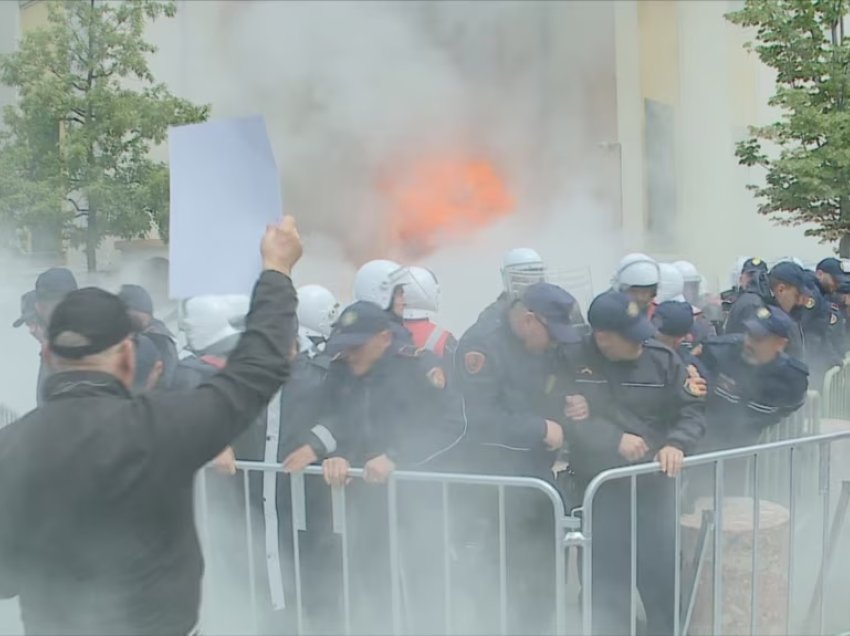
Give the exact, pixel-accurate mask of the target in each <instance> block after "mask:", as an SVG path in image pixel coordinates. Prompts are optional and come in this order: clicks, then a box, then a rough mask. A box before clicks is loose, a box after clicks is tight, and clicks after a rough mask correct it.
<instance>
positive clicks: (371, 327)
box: [325, 300, 393, 357]
mask: <svg viewBox="0 0 850 636" xmlns="http://www.w3.org/2000/svg"><path fill="white" fill-rule="evenodd" d="M392 324H393V323H392V318H391V317H390V314H389V312H387V311H384V310H383V309H382V308H381V307H379V306H378V305H376V304H375V303H370V302H368V301H365V300H359V301H357V302H355V303H352V304H351V305H349V306H348V307H346V308H345V311H343V312H342V313H341V314H340V316H339V318H338V319H337V321H336V324H335V325H334V328H333V331H332V332H331V335H330V337H329V338H328V342H327V344H326V345H325V353H326V354H328V355H329V356H331V357H335V356H338V355H339V354H341V353H344V352H346V351H350V350H351V349H356V348H357V347H359V346H361V345H363V344H366V342H367V341H368V340H369V339H370V338H372V336H374V335H376V334H379V333H381V332H382V331H387V330H390V329H392Z"/></svg>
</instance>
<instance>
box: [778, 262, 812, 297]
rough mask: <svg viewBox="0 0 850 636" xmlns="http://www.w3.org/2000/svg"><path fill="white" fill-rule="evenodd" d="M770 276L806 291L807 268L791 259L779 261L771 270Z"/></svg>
mask: <svg viewBox="0 0 850 636" xmlns="http://www.w3.org/2000/svg"><path fill="white" fill-rule="evenodd" d="M770 278H771V279H774V280H778V281H779V282H782V283H785V284H787V285H791V286H792V287H796V288H797V289H799V290H800V291H806V287H807V285H806V274H805V270H804V269H803V268H802V267H800V266H799V265H797V264H796V263H792V262H790V261H785V262H783V263H777V264H776V265H774V267H773V269H772V270H770Z"/></svg>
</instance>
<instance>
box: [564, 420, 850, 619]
mask: <svg viewBox="0 0 850 636" xmlns="http://www.w3.org/2000/svg"><path fill="white" fill-rule="evenodd" d="M842 441H850V431H845V432H839V433H833V434H829V435H816V436H811V437H803V438H796V439H787V440H783V441H777V442H771V443H766V444H761V445H758V446H752V447H748V448H740V449H734V450H728V451H721V452H716V453H708V454H704V455H696V456H693V457H688V458H686V459H685V462H684V466H685V469H689V468H690V469H693V468H696V467H709V468H710V469H711V470H712V472H713V475H712V477H713V482H714V483H713V492H712V498H713V506H714V508H713V511H712V514H711V516H710V519H709V523H708V524H707V527H705V528H703V532H702V533H701V537H702V539H704V540H705V541H704V542H703V543H702V551H701V553H700V554H698V555H696V557H695V567H694V569H695V571H696V574H695V576H694V580H693V581H692V582H691V585H683V581H682V573H683V570H682V526H681V519H682V511H683V506H684V505H685V504H686V499H685V497H684V492H685V490H686V483H687V479H686V478H684V479H683V477H682V475H681V474H680V475H679V476H678V477H677V478H676V479H675V481H674V492H675V497H674V499H675V513H674V515H673V518H672V519H669V520H667V521H668V522H670V523H674V524H675V528H674V530H673V532H674V536H675V540H674V544H673V545H672V546H670V548H672V550H673V558H674V560H675V566H674V569H673V576H674V579H675V580H674V587H673V589H674V598H673V616H672V621H673V631H672V633H673V635H674V636H679V635H682V634H689V633H691V632H689V628H690V621H691V618H692V615H693V610H694V604H695V601H696V598H697V593H698V592H699V590H698V589H696V587H697V586H698V584H699V581H700V578H701V575H702V569H703V567H704V565H705V561H706V558H705V554H706V550H707V549H708V547H709V546H708V544H709V543H710V544H711V548H712V550H713V555H714V556H713V571H712V573H711V583H712V590H711V616H712V619H711V623H712V625H711V633H712V634H722V633H724V623H723V620H724V603H723V602H718V599H724V596H723V586H724V578H725V577H724V566H725V565H726V564H725V563H724V559H723V549H724V528H725V526H724V506H722V505H719V504H720V502H721V501H724V489H725V488H726V487H727V483H726V479H725V475H724V472H725V469H726V468H727V467H728V466H729V465H730V464H731V463H732V462H733V461H735V460H739V461H747V460H749V465H748V471H749V472H750V476H751V478H752V480H753V485H752V492H751V498H752V517H751V525H752V528H751V537H750V539H749V540H750V543H749V545H750V546H751V549H750V553H751V555H750V558H751V561H750V563H749V576H750V580H751V585H750V590H749V603H750V610H749V620H748V624H749V633H750V634H753V635H755V634H760V633H762V632H761V631H760V627H759V625H760V620H761V619H762V618H763V617H762V614H763V613H762V612H760V611H759V591H760V587H761V586H759V574H760V572H761V566H762V563H761V561H760V551H759V543H760V541H759V539H760V535H759V521H760V519H761V507H760V503H761V500H762V486H763V484H762V479H761V475H760V472H759V470H758V468H759V464H760V463H761V462H762V461H764V459H765V458H766V457H767V456H769V455H770V454H779V455H785V456H787V463H788V472H787V474H788V481H787V488H788V491H789V492H791V493H795V492H797V481H798V480H799V479H800V478H801V475H800V472H801V468H802V467H801V466H800V463H799V461H798V457H799V456H800V455H801V454H802V453H804V452H805V451H806V450H809V449H816V450H817V456H818V462H817V480H816V485H817V489H816V492H814V493H803V494H801V496H799V497H795V496H791V497H790V498H789V504H788V509H787V512H788V558H787V563H785V564H784V565H785V573H786V576H787V589H786V590H785V598H784V599H783V602H785V603H786V607H787V608H788V610H789V611H788V613H787V619H786V626H785V627H786V631H785V633H790V634H794V633H805V634H815V633H817V634H824V633H825V631H824V630H825V596H826V593H825V592H826V589H827V588H826V587H825V582H826V579H827V576H828V565H829V564H830V563H831V562H832V560H833V558H834V557H835V555H836V551H837V550H838V547H839V546H838V541H839V539H840V538H841V537H842V536H843V535H842V528H843V523H844V519H845V516H846V512H847V508H848V501H850V482H844V483H843V484H842V488H841V497H840V499H839V501H838V503H837V505H833V503H832V500H831V497H830V482H831V477H832V475H831V472H830V470H831V464H830V454H831V452H832V451H833V446H835V445H836V444H837V443H839V442H842ZM658 470H659V466H658V464H657V463H653V464H642V465H638V466H628V467H624V468H617V469H613V470H608V471H605V472H604V473H601V474H600V475H597V476H596V477H595V478H594V479H593V481H592V482H591V483H590V484H589V486H588V487H587V489H586V491H585V494H584V501H583V504H582V508H581V517H582V520H583V523H582V529H581V531H580V532H575V533H572V536H571V542H572V543H574V544H576V545H579V546H581V548H582V549H583V561H582V583H583V584H582V632H583V633H584V634H585V635H587V636H589V635H590V634H593V633H594V615H593V594H594V585H593V568H592V563H593V559H594V550H595V549H604V546H595V545H594V522H593V517H594V510H595V506H596V498H597V495H598V493H599V491H600V489H601V488H602V487H603V486H605V485H608V484H610V483H612V482H616V481H619V480H627V483H628V485H629V487H630V505H629V509H628V511H627V514H628V518H629V521H628V524H629V525H628V527H629V531H630V536H631V543H630V546H631V547H630V555H631V562H630V565H629V571H630V576H631V587H630V589H631V597H630V607H631V615H630V624H631V627H630V633H631V634H635V633H637V623H638V620H637V617H638V611H637V608H638V594H637V589H636V588H637V576H638V573H637V569H638V568H637V559H636V550H635V546H636V545H637V544H636V541H637V515H636V502H637V491H638V485H637V484H638V478H639V477H641V476H644V475H651V474H653V473H657V472H658ZM807 495H808V496H810V498H807ZM816 502H818V504H817V506H816V507H819V508H820V510H819V511H817V513H815V511H814V504H815V503H816ZM833 508H834V509H835V514H834V516H833V517H832V522H830V517H831V515H830V512H831V511H832V510H833ZM813 514H817V515H818V517H819V524H817V525H819V526H820V528H819V530H820V532H819V534H820V540H821V545H820V549H819V550H818V553H819V554H818V558H817V560H816V565H817V573H816V575H815V577H814V581H813V582H812V581H810V582H809V584H808V585H805V586H803V585H799V584H798V579H799V578H801V577H802V575H801V574H800V573H798V572H797V569H798V568H799V567H800V564H801V563H803V564H804V565H808V564H809V562H806V561H801V560H800V559H801V557H800V554H799V553H800V552H801V551H803V550H808V549H811V547H812V546H811V544H812V536H811V534H809V533H806V536H805V537H802V539H803V541H802V542H801V540H800V539H801V537H799V536H798V534H797V532H798V526H800V525H802V523H801V522H803V521H807V522H808V521H810V520H811V518H812V515H813ZM660 522H661V520H659V523H660ZM699 543H700V542H699V541H698V543H697V545H698V546H699ZM846 565H850V564H845V566H846ZM846 569H847V568H846V567H845V568H844V570H846ZM802 578H805V577H802ZM683 591H684V592H686V594H687V596H686V597H685V598H683ZM738 593H739V594H745V593H746V590H738ZM799 598H802V599H803V601H804V608H802V609H805V610H806V612H805V615H804V617H803V618H802V619H797V620H795V613H797V614H799V613H800V609H801V608H800V607H799V605H798V604H795V603H794V602H793V600H794V599H799ZM805 601H809V602H808V603H805ZM775 609H776V608H774V610H775ZM780 609H781V608H780ZM848 618H850V617H848ZM848 622H850V621H848ZM846 624H847V623H845V625H846ZM736 633H737V632H736Z"/></svg>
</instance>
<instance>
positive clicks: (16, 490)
mask: <svg viewBox="0 0 850 636" xmlns="http://www.w3.org/2000/svg"><path fill="white" fill-rule="evenodd" d="M295 307H296V296H295V290H294V288H293V286H292V282H291V281H290V280H289V278H288V277H286V276H283V275H281V274H279V273H275V272H264V273H263V274H262V276H261V277H260V279H259V281H258V283H257V286H256V288H255V290H254V296H253V300H252V309H251V313H250V314H249V316H248V326H247V330H246V332H245V334H244V335H243V336H242V339H241V340H240V342H239V345H238V346H237V347H236V349H235V350H234V351H233V353H232V354H231V355H230V358H229V360H228V363H227V367H226V368H225V369H223V370H222V371H221V372H220V373H218V374H216V375H215V376H214V377H212V378H211V379H210V380H209V381H207V382H205V383H203V384H201V385H200V386H199V387H197V388H196V389H194V390H191V391H186V392H162V393H150V394H145V395H139V396H132V395H130V393H129V392H128V391H127V390H126V389H125V388H124V386H123V385H122V384H120V383H119V381H118V380H117V379H115V378H114V377H113V376H110V375H106V374H103V373H93V372H82V371H73V372H65V373H57V374H54V375H53V376H51V378H50V379H49V380H48V383H47V386H46V387H45V388H46V401H45V404H44V405H43V406H42V407H39V408H38V409H36V410H35V411H33V412H31V413H29V414H28V415H26V416H25V417H24V418H22V419H21V420H18V421H17V422H16V423H14V424H12V425H10V426H8V427H6V428H5V429H3V430H2V431H0V501H2V502H3V514H2V517H0V590H2V592H3V596H6V597H11V596H19V597H20V605H21V613H22V618H23V623H24V626H25V628H26V631H27V633H30V634H186V633H188V632H189V631H190V630H191V629H192V627H193V626H194V625H195V624H196V622H197V620H198V606H199V602H200V591H201V575H202V573H203V559H202V557H201V550H200V547H199V544H198V536H197V533H196V530H195V523H194V516H193V515H194V511H193V504H192V502H193V489H192V482H193V478H194V474H195V472H196V471H197V470H198V469H199V468H201V467H202V466H203V465H204V464H206V463H207V462H208V461H210V460H211V459H212V458H214V457H215V456H216V455H217V454H218V453H219V452H220V451H221V449H222V448H223V447H224V446H226V445H227V444H229V443H230V442H231V441H232V440H233V438H234V437H236V436H237V435H238V434H239V433H240V432H242V431H243V430H244V429H245V428H246V427H247V426H248V425H249V424H250V423H251V422H252V421H253V420H254V419H255V418H256V417H257V414H258V413H259V412H260V410H261V409H262V408H263V407H264V406H265V405H266V403H267V402H268V401H269V400H270V399H271V397H272V396H273V395H274V393H275V392H276V391H277V390H278V388H279V387H280V385H281V383H282V382H283V381H284V380H285V379H286V376H287V374H288V370H289V364H288V361H287V353H288V351H289V347H290V342H291V341H292V338H293V337H294V335H295V329H296V327H295Z"/></svg>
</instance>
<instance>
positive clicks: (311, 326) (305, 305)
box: [298, 285, 339, 339]
mask: <svg viewBox="0 0 850 636" xmlns="http://www.w3.org/2000/svg"><path fill="white" fill-rule="evenodd" d="M338 315H339V301H337V299H336V296H334V295H333V294H332V293H331V292H330V290H328V289H326V288H324V287H322V286H321V285H304V286H303V287H299V288H298V327H299V331H303V332H304V335H306V336H308V337H309V336H312V337H314V338H318V337H322V338H325V339H327V338H328V337H329V336H330V335H331V328H332V327H333V324H334V323H335V322H336V319H337V316H338Z"/></svg>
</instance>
